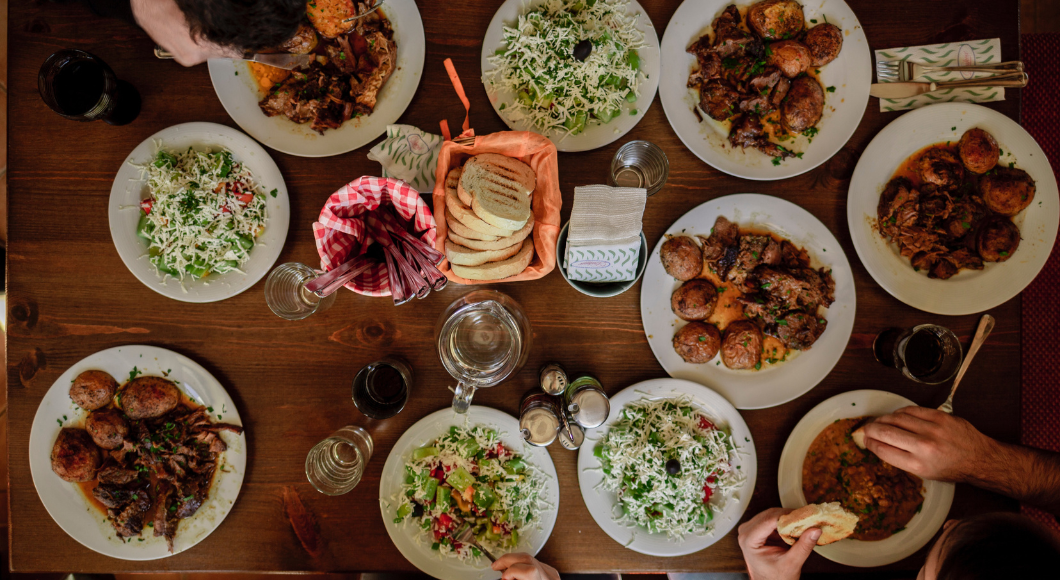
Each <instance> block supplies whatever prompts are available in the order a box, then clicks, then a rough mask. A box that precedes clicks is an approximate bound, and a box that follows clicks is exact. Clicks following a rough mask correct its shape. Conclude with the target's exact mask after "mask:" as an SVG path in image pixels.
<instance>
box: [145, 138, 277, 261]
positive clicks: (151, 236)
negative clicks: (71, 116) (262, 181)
mask: <svg viewBox="0 0 1060 580" xmlns="http://www.w3.org/2000/svg"><path fill="white" fill-rule="evenodd" d="M140 170H141V173H142V177H143V178H144V179H146V181H147V189H148V194H149V196H148V197H147V198H146V199H144V200H142V201H141V202H140V220H139V222H138V224H137V226H136V234H137V235H138V236H140V237H141V238H143V239H145V240H147V242H148V249H147V254H148V256H149V259H150V261H151V264H152V265H153V266H154V267H155V270H156V271H157V272H158V273H159V275H161V276H163V278H164V277H166V276H172V277H174V278H177V279H179V280H181V281H183V280H184V279H185V278H186V277H189V276H190V277H192V278H204V277H206V276H207V275H209V274H211V273H217V274H225V273H227V272H237V271H241V270H240V268H242V267H243V266H244V265H245V264H246V263H247V261H248V260H249V259H250V252H251V250H252V249H253V248H254V244H255V240H256V239H257V237H258V236H259V235H261V233H262V232H263V231H264V230H265V223H266V221H268V211H267V209H266V198H265V196H266V195H269V194H266V193H265V191H264V190H263V189H262V188H261V187H260V186H259V185H258V184H257V183H255V181H254V176H253V175H251V173H250V170H249V169H248V168H247V167H246V166H245V165H243V164H242V163H240V162H238V161H236V160H234V159H233V158H232V152H231V151H228V150H227V149H222V150H221V151H217V152H210V151H196V150H194V149H192V148H188V150H187V151H181V152H172V151H166V150H164V149H161V150H159V151H158V153H157V154H156V155H155V158H154V160H152V162H151V163H149V164H147V165H144V166H142V167H140ZM270 194H271V195H272V196H273V197H276V194H277V191H276V190H275V189H274V190H272V192H270Z"/></svg>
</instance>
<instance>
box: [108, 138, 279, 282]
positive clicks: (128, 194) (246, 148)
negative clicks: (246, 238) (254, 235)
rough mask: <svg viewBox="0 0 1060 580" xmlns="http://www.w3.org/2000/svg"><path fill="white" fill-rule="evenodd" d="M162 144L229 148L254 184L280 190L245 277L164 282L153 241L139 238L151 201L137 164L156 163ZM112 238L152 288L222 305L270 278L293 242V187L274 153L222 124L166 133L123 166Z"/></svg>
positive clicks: (113, 197)
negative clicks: (151, 256)
mask: <svg viewBox="0 0 1060 580" xmlns="http://www.w3.org/2000/svg"><path fill="white" fill-rule="evenodd" d="M159 143H161V146H162V148H163V149H167V150H173V149H178V150H179V149H186V148H188V147H194V148H195V149H198V150H206V149H209V150H211V151H219V150H221V149H228V150H230V151H231V152H232V156H233V157H234V158H235V160H236V161H239V162H241V163H244V164H245V165H246V166H247V167H249V168H250V171H251V173H253V175H254V180H255V181H256V182H257V183H258V184H259V185H260V186H261V188H262V189H263V190H264V191H267V192H271V191H272V190H273V189H275V190H276V192H277V193H276V197H272V196H271V195H267V196H266V197H265V202H266V204H267V206H266V207H267V208H268V212H269V220H268V222H266V224H265V231H264V232H262V234H261V235H260V236H258V239H257V243H256V245H255V246H254V249H253V250H251V252H250V260H249V261H248V262H247V263H246V265H245V266H244V267H243V270H244V272H245V273H240V272H229V273H228V274H222V275H216V274H214V275H211V276H207V277H206V279H204V280H196V279H192V278H190V277H188V278H186V279H185V280H184V283H183V285H182V284H181V282H180V280H177V279H175V278H173V277H167V278H166V279H165V281H163V280H162V276H160V275H159V274H158V273H157V272H155V269H154V266H152V265H151V262H150V261H149V260H148V259H147V245H148V244H147V241H145V240H144V239H142V238H140V237H139V236H137V235H136V224H137V223H138V222H139V220H140V205H139V204H140V200H142V199H145V198H147V197H149V192H148V191H147V185H146V180H143V179H141V178H140V170H139V169H138V168H137V167H135V166H134V165H133V164H136V165H143V164H146V163H149V162H150V161H152V160H153V159H154V157H155V153H156V152H157V151H158V149H159V147H158V145H159ZM108 214H109V216H110V237H111V239H113V240H114V246H115V247H116V248H117V249H118V255H120V256H121V260H122V262H125V266H126V267H127V268H129V271H130V272H132V273H133V276H136V278H137V279H138V280H140V281H141V282H143V283H144V285H146V286H147V287H148V288H150V289H152V290H154V291H155V292H158V293H159V294H162V295H163V296H168V297H170V298H172V299H174V300H180V301H182V302H216V301H218V300H224V299H226V298H231V297H232V296H235V295H236V294H239V293H240V292H243V291H244V290H246V289H247V288H250V287H251V286H253V285H254V284H255V283H257V281H258V280H260V279H261V278H262V277H263V276H264V275H265V274H267V273H268V271H269V269H270V268H272V265H273V264H274V263H276V258H278V257H279V256H280V251H281V250H283V244H284V242H285V241H286V240H287V227H288V225H289V223H290V221H291V209H290V204H289V202H288V197H287V186H286V185H285V184H284V182H283V176H282V175H280V168H279V167H276V163H275V162H274V161H273V160H272V158H271V157H269V154H268V153H267V152H266V151H265V149H263V148H262V147H261V145H258V144H257V143H255V142H254V140H253V139H251V138H250V137H247V136H246V135H244V134H243V133H240V132H239V131H237V130H235V129H232V128H231V127H226V126H224V125H218V124H216V123H184V124H182V125H174V126H172V127H169V128H168V129H163V130H161V131H159V132H158V133H155V134H154V135H151V136H150V137H148V138H147V139H145V140H144V141H143V143H140V145H138V146H137V147H136V149H133V150H132V153H130V154H129V156H128V157H127V158H126V159H125V161H123V162H122V164H121V168H119V169H118V174H117V175H116V176H115V177H114V185H112V186H111V188H110V203H109V207H108Z"/></svg>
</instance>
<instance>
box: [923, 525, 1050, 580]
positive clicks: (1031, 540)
mask: <svg viewBox="0 0 1060 580" xmlns="http://www.w3.org/2000/svg"><path fill="white" fill-rule="evenodd" d="M1047 570H1048V571H1049V572H1046V571H1047ZM1058 571H1060V537H1058V536H1057V535H1056V534H1055V533H1054V532H1053V531H1052V530H1049V529H1047V528H1046V527H1045V526H1043V525H1042V524H1040V523H1038V522H1036V521H1034V520H1032V519H1030V518H1028V517H1026V516H1021V515H1018V514H1010V513H990V514H981V515H978V516H973V517H970V518H967V519H964V520H961V521H960V522H957V524H955V527H954V528H953V530H951V531H950V533H949V535H948V536H946V540H945V543H944V544H943V545H942V565H941V566H940V567H939V574H938V580H979V579H983V580H986V579H989V580H997V579H998V578H1042V577H1045V576H1049V575H1052V574H1055V573H1057V572H1058ZM1043 574H1044V576H1043Z"/></svg>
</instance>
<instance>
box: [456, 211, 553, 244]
mask: <svg viewBox="0 0 1060 580" xmlns="http://www.w3.org/2000/svg"><path fill="white" fill-rule="evenodd" d="M533 231H534V216H533V215H531V216H530V219H528V220H526V225H525V226H523V229H521V230H519V231H517V232H515V233H514V234H512V235H510V236H508V237H506V238H496V239H494V240H492V241H489V240H476V239H474V238H468V237H466V236H463V235H461V234H458V233H456V231H451V232H449V239H450V240H453V241H454V242H456V243H458V244H460V245H461V246H464V247H467V248H471V249H472V250H483V251H488V250H502V249H504V248H507V247H510V246H518V245H519V244H521V243H522V242H523V240H525V239H526V237H527V236H529V235H530V233H531V232H533Z"/></svg>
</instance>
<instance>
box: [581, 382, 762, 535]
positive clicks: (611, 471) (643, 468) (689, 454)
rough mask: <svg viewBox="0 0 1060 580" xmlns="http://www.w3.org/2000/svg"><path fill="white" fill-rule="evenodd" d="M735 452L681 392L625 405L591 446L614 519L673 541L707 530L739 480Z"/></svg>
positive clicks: (725, 436)
mask: <svg viewBox="0 0 1060 580" xmlns="http://www.w3.org/2000/svg"><path fill="white" fill-rule="evenodd" d="M736 453H737V451H736V448H735V445H734V444H733V442H732V437H731V436H730V434H729V433H727V432H726V431H724V430H722V429H719V428H718V427H717V426H716V425H715V424H714V423H713V422H712V421H711V420H710V419H709V418H707V416H706V415H705V414H704V413H703V412H702V411H699V410H698V409H696V408H695V407H693V406H692V402H691V399H690V398H689V397H687V396H682V397H679V398H676V399H661V400H654V401H652V400H647V399H642V400H639V401H635V402H632V403H629V404H628V405H626V407H625V409H623V410H622V413H621V415H620V416H619V419H618V421H616V422H615V423H614V425H612V426H611V428H610V429H608V431H607V434H606V435H605V436H604V439H603V441H602V442H601V443H600V444H599V445H598V446H597V447H596V448H595V449H594V455H596V457H597V458H598V459H599V460H600V463H601V465H602V470H603V474H604V479H603V481H602V482H601V484H600V485H601V486H602V487H603V488H604V489H606V490H608V491H612V492H615V493H616V494H618V505H619V507H620V508H621V513H620V514H617V515H614V516H613V517H614V519H615V521H617V522H619V523H622V524H625V525H629V526H641V527H644V528H647V530H648V531H649V532H650V533H660V534H662V533H664V534H666V535H667V536H668V537H670V538H673V539H678V540H680V539H682V538H683V537H684V535H685V534H697V535H703V534H707V533H709V532H710V531H711V530H712V529H713V526H712V524H711V520H713V518H714V511H715V510H716V509H722V508H723V507H724V505H725V501H727V499H728V498H730V497H732V494H733V492H734V491H735V490H736V489H737V488H738V487H739V486H740V485H741V484H742V483H743V480H744V476H743V474H742V473H741V472H740V471H739V470H738V469H735V468H733V462H734V461H735V459H736Z"/></svg>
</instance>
